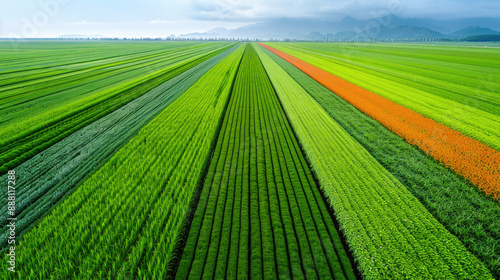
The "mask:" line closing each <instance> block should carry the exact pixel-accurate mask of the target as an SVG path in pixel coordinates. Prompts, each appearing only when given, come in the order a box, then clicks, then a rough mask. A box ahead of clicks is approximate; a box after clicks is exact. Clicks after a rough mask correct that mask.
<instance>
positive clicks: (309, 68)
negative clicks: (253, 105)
mask: <svg viewBox="0 0 500 280" xmlns="http://www.w3.org/2000/svg"><path fill="white" fill-rule="evenodd" d="M267 48H269V49H270V50H271V51H272V52H274V53H275V54H277V55H279V56H280V57H282V58H284V59H285V60H287V61H288V62H290V63H291V64H293V65H294V66H296V67H297V68H299V69H300V70H302V71H303V72H304V73H306V74H307V75H309V76H311V77H312V78H313V79H315V80H316V81H318V82H319V83H321V84H322V85H324V86H325V87H327V88H328V89H330V90H331V91H333V92H334V93H335V94H337V95H338V96H340V97H342V98H343V99H344V100H346V101H347V102H349V103H350V104H352V105H353V106H354V107H356V108H357V109H359V110H360V111H362V112H363V113H365V114H366V115H368V116H370V117H372V118H373V119H375V120H377V121H378V122H380V123H381V124H383V125H384V126H385V127H387V128H389V129H390V130H391V131H393V132H394V133H396V134H397V135H399V136H400V137H402V138H403V139H405V140H406V141H407V142H408V143H410V144H413V145H416V146H417V147H419V148H420V149H422V150H423V151H424V152H425V153H426V154H428V155H430V156H432V157H434V158H435V159H436V160H438V161H440V162H442V163H443V164H445V165H446V166H448V167H450V168H451V169H453V170H454V171H455V172H457V173H458V174H460V175H462V176H464V177H465V178H467V179H469V180H471V182H472V183H473V184H475V185H476V186H478V187H479V188H480V189H482V190H484V191H485V192H486V193H487V194H489V195H492V196H493V197H494V198H496V199H500V152H498V151H497V150H495V149H492V148H490V147H488V146H487V145H485V144H483V143H481V142H479V141H478V140H475V139H472V138H469V137H467V136H465V135H464V134H462V133H460V132H458V131H455V130H453V129H451V128H449V127H447V126H445V125H443V124H440V123H437V122H435V121H434V120H432V119H428V118H426V117H424V116H423V115H421V114H418V113H416V112H414V111H412V110H410V109H408V108H406V107H403V106H401V105H399V104H396V103H394V102H392V101H391V100H389V99H386V98H384V97H382V96H380V95H377V94H375V93H373V92H370V91H368V90H366V89H364V88H362V87H359V86H356V85H354V84H351V83H350V82H348V81H345V80H343V79H341V78H339V77H337V76H334V75H332V74H330V73H329V72H326V71H324V70H322V69H320V68H317V67H315V66H313V65H311V64H309V63H307V62H304V61H302V60H300V59H297V58H295V57H293V56H291V55H288V54H286V53H283V52H281V51H278V50H276V49H273V48H270V47H267Z"/></svg>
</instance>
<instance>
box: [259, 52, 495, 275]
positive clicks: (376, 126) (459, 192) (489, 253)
mask: <svg viewBox="0 0 500 280" xmlns="http://www.w3.org/2000/svg"><path fill="white" fill-rule="evenodd" d="M265 52H266V54H268V55H269V56H271V57H272V58H273V60H274V61H276V63H278V64H279V65H280V66H281V67H282V68H283V69H284V70H285V71H286V72H287V73H288V74H289V75H290V76H291V77H292V78H293V79H294V80H295V81H296V82H297V83H298V84H299V85H300V86H302V88H304V89H305V90H306V91H307V92H308V93H309V94H310V95H311V96H312V97H313V98H314V99H315V100H316V102H318V104H320V105H321V107H323V109H325V111H327V112H328V114H329V115H330V117H332V118H333V119H334V120H335V121H336V122H337V123H338V124H339V125H340V126H341V127H342V128H343V129H345V130H346V132H347V133H349V135H351V136H352V137H353V138H354V139H356V141H358V142H359V143H360V144H361V145H362V146H363V147H364V148H365V149H367V150H368V151H369V152H370V154H371V155H372V156H373V157H374V158H375V159H376V160H377V161H378V162H380V163H381V164H382V165H383V166H384V168H385V169H387V170H388V171H389V172H391V174H392V175H394V177H396V179H398V180H399V181H400V182H402V183H403V185H405V186H406V187H407V188H408V190H409V191H410V192H411V193H412V194H413V195H414V196H416V197H417V198H418V199H419V200H420V202H422V204H423V205H424V206H425V207H426V208H427V210H429V212H431V214H432V215H433V216H434V217H435V218H436V219H437V220H438V221H439V222H440V223H441V224H443V225H444V226H445V227H446V228H447V229H448V230H449V231H450V232H451V233H452V234H453V235H455V236H456V237H457V238H458V239H459V240H460V241H462V243H464V245H465V246H466V247H467V249H468V250H469V251H470V252H472V253H473V254H474V255H476V256H477V257H478V258H479V259H480V260H481V261H483V262H484V263H485V264H486V266H487V267H488V268H489V269H490V270H491V271H492V273H493V275H494V276H495V277H496V278H500V262H498V260H499V259H500V219H498V217H500V208H499V207H498V201H496V200H494V199H493V198H491V197H490V196H488V195H486V194H485V193H484V192H481V191H480V190H478V189H477V187H476V186H474V185H472V183H470V182H468V181H466V180H465V179H464V178H463V177H461V176H459V175H457V174H456V173H455V172H453V171H452V170H450V169H447V168H445V167H444V166H443V165H441V164H440V163H439V162H437V161H435V160H434V159H432V157H429V156H427V155H425V154H424V153H422V152H420V151H419V150H418V148H416V147H415V146H412V145H411V144H409V143H407V142H405V141H404V140H403V139H401V138H400V137H399V136H397V135H395V134H394V133H392V132H391V131H390V130H388V129H386V128H385V127H384V126H383V125H381V124H380V123H378V122H377V121H375V120H374V119H372V118H370V117H368V116H367V115H365V114H363V113H362V112H360V111H359V110H357V109H356V108H355V107H354V106H352V105H350V104H349V103H348V102H347V101H345V100H343V99H342V98H340V97H339V96H337V95H336V94H333V93H332V92H331V91H330V90H328V89H327V88H325V87H324V86H322V85H321V84H319V83H318V82H316V81H315V80H313V79H312V78H311V77H309V76H307V75H306V74H305V73H304V72H302V71H300V70H299V69H297V68H295V67H294V66H293V65H291V64H290V63H288V62H286V61H285V60H283V59H282V58H280V57H279V56H277V55H275V54H273V53H272V52H270V51H268V50H265Z"/></svg>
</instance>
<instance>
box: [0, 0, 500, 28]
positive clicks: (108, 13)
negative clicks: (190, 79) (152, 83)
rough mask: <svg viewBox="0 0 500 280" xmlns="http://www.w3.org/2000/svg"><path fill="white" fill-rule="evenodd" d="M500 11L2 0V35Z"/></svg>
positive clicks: (222, 0) (238, 0) (373, 1)
mask: <svg viewBox="0 0 500 280" xmlns="http://www.w3.org/2000/svg"><path fill="white" fill-rule="evenodd" d="M389 12H391V13H393V14H396V15H397V16H401V17H429V18H435V19H450V18H467V17H498V15H500V0H478V1H470V0H453V1H452V0H418V1H417V0H410V1H408V0H367V1H360V0H359V1H358V0H303V1H301V0H140V1H139V0H0V37H56V36H59V35H63V34H85V35H93V34H100V35H104V36H120V37H124V36H126V37H140V36H142V37H166V36H168V35H170V34H175V35H179V34H183V33H189V32H197V31H199V32H203V31H207V30H209V29H212V28H215V27H226V28H237V27H240V26H243V25H247V24H251V23H256V22H259V21H264V20H269V19H274V18H283V17H300V18H304V17H306V18H322V19H328V20H330V21H338V20H340V19H342V18H343V17H344V16H346V15H351V16H353V17H355V18H357V19H367V18H370V17H373V16H376V15H380V14H384V13H389Z"/></svg>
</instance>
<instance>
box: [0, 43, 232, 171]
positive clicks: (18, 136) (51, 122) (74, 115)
mask: <svg viewBox="0 0 500 280" xmlns="http://www.w3.org/2000/svg"><path fill="white" fill-rule="evenodd" d="M228 47H229V46H228V45H227V44H226V45H222V46H221V45H219V46H218V48H212V49H211V50H210V51H209V50H206V49H205V50H200V51H199V53H198V54H197V55H195V56H192V55H193V54H190V53H186V54H184V56H182V58H175V59H174V61H171V62H168V59H167V63H170V66H165V67H159V68H158V69H153V70H154V71H151V72H150V73H149V72H146V74H144V70H145V69H141V67H139V66H138V67H139V68H138V70H137V71H140V72H141V74H142V75H141V76H139V77H137V76H136V77H135V78H133V79H132V80H130V81H126V82H122V83H120V84H119V85H116V84H112V85H109V84H108V85H106V84H102V83H105V82H104V81H99V79H98V77H93V78H92V81H94V82H95V83H97V84H99V85H98V87H97V89H95V88H94V89H92V91H91V92H94V94H90V95H88V96H85V97H83V98H80V99H78V100H77V101H75V102H72V103H70V104H66V105H64V102H61V104H63V105H61V104H60V105H59V106H58V107H56V108H52V110H50V111H48V112H45V113H43V114H40V115H36V116H34V117H33V118H34V119H31V118H29V119H25V120H23V121H22V122H20V123H19V124H16V125H11V126H10V127H11V128H12V129H11V131H10V132H11V134H12V135H10V134H9V131H7V130H5V132H6V133H7V134H9V136H10V137H11V138H4V139H3V140H5V141H4V142H3V144H2V146H0V153H1V154H2V155H1V157H0V165H1V167H0V174H2V173H4V172H5V170H7V168H12V167H14V166H17V165H19V164H20V163H22V162H23V161H24V160H26V159H28V158H31V157H32V156H34V155H35V154H37V153H39V152H41V151H42V150H44V149H45V148H47V147H49V146H50V145H52V144H54V143H56V142H57V141H59V140H61V139H63V138H64V137H66V136H68V135H70V134H71V133H73V132H74V131H76V130H78V129H80V128H82V127H83V126H85V125H87V124H89V123H91V122H93V121H95V120H97V119H99V118H100V117H102V116H104V115H106V114H108V113H110V112H112V111H114V110H116V109H117V108H119V107H121V106H123V105H124V104H126V103H128V102H130V101H131V100H133V99H135V98H137V97H139V96H141V95H142V94H144V93H146V92H148V91H149V90H151V89H153V88H155V87H157V86H159V85H160V84H162V83H163V82H165V81H166V80H168V79H170V78H172V77H175V76H176V75H178V74H180V73H182V72H184V71H186V70H187V69H190V68H191V67H193V66H194V65H197V64H198V63H200V62H203V61H205V60H206V59H208V58H210V57H212V56H214V55H216V54H217V53H220V52H222V51H223V50H224V49H227V48H228ZM150 70H151V69H150ZM95 79H97V80H95ZM85 86H86V85H83V87H85ZM101 86H104V88H101ZM63 92H64V91H63ZM75 94H76V93H75ZM59 101H60V100H59ZM50 102H55V100H51V101H50ZM56 103H57V102H56ZM28 127H29V128H28ZM22 128H25V129H22ZM17 129H21V130H17Z"/></svg>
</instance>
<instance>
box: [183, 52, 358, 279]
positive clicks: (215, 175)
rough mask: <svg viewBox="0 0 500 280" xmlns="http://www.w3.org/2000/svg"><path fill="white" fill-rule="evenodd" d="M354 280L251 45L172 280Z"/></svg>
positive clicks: (244, 58)
mask: <svg viewBox="0 0 500 280" xmlns="http://www.w3.org/2000/svg"><path fill="white" fill-rule="evenodd" d="M291 277H292V278H303V277H306V278H309V279H316V278H321V279H334V278H335V279H346V278H347V279H356V277H355V276H354V273H353V270H352V268H351V264H350V261H349V258H348V257H347V255H346V253H345V251H344V248H343V246H342V244H341V241H340V238H339V235H338V233H337V231H336V229H335V227H334V224H333V221H332V218H331V217H330V215H329V213H328V211H327V208H326V206H325V204H324V202H323V200H322V197H321V195H320V193H319V189H318V187H317V185H316V184H315V182H314V180H313V178H312V175H311V171H310V170H309V168H308V166H307V163H306V161H305V159H304V157H303V155H302V152H301V150H300V148H299V146H298V143H297V140H296V139H295V136H294V134H293V132H292V130H291V127H290V125H289V124H288V121H287V119H286V117H285V114H284V112H283V109H282V108H281V106H280V104H279V101H278V99H277V97H276V93H275V92H274V90H273V87H272V85H271V83H270V81H269V78H268V77H267V74H266V72H265V70H264V68H263V66H262V64H261V63H260V61H259V58H258V56H257V54H256V53H255V50H254V49H253V47H252V45H248V46H247V49H246V52H245V55H244V57H243V59H242V62H241V65H240V69H239V71H238V74H237V77H236V80H235V84H234V89H233V92H232V95H231V100H230V103H229V105H228V109H227V113H226V115H225V118H224V122H223V126H222V130H221V132H220V134H219V138H218V141H217V146H216V148H215V153H214V156H213V158H212V161H211V164H210V167H209V171H208V174H207V176H206V178H205V183H204V186H203V189H202V191H201V197H200V201H199V204H198V207H197V210H196V212H195V214H194V219H193V222H192V224H191V228H190V231H189V235H188V239H187V242H186V246H185V248H184V252H183V256H182V259H181V262H180V265H179V268H178V270H177V275H176V278H177V279H186V278H189V279H200V278H203V279H222V278H228V279H278V278H285V279H289V278H291Z"/></svg>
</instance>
